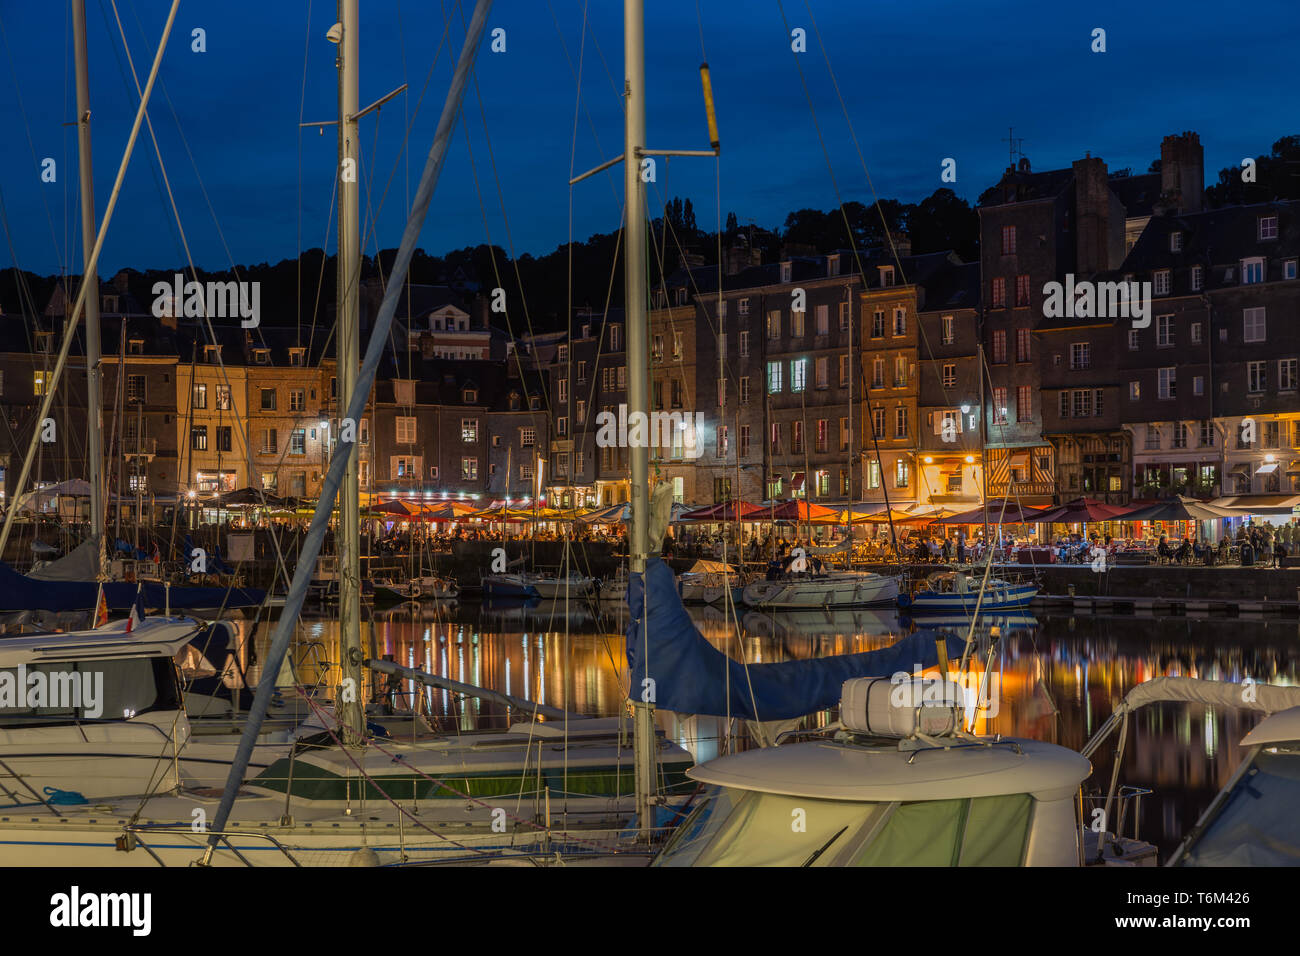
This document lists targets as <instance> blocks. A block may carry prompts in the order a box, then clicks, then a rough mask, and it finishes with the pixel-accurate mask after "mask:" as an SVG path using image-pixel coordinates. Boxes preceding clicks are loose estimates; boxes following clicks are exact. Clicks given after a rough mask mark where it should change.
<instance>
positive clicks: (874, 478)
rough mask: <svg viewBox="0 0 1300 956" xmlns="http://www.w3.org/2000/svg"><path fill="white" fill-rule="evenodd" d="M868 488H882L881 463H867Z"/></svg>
mask: <svg viewBox="0 0 1300 956" xmlns="http://www.w3.org/2000/svg"><path fill="white" fill-rule="evenodd" d="M867 487H868V488H879V487H880V462H878V461H870V462H868V463H867Z"/></svg>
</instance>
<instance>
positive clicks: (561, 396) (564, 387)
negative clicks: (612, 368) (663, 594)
mask: <svg viewBox="0 0 1300 956" xmlns="http://www.w3.org/2000/svg"><path fill="white" fill-rule="evenodd" d="M605 371H606V372H608V371H609V369H606V370H605ZM556 400H557V401H560V402H567V401H568V400H569V380H568V379H567V378H562V379H559V380H558V381H557V383H556Z"/></svg>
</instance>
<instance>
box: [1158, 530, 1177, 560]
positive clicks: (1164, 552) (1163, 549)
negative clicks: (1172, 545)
mask: <svg viewBox="0 0 1300 956" xmlns="http://www.w3.org/2000/svg"><path fill="white" fill-rule="evenodd" d="M1172 554H1173V552H1171V551H1170V550H1169V545H1168V544H1166V543H1165V536H1164V535H1163V534H1162V535H1161V536H1160V543H1159V544H1158V545H1156V555H1157V558H1158V561H1157V563H1158V564H1168V563H1169V558H1170V557H1171V556H1172Z"/></svg>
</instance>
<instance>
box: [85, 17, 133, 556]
mask: <svg viewBox="0 0 1300 956" xmlns="http://www.w3.org/2000/svg"><path fill="white" fill-rule="evenodd" d="M72 46H73V52H74V54H75V56H76V61H77V158H78V163H79V168H78V173H79V176H80V182H81V189H80V192H81V252H82V256H83V257H84V262H85V264H86V265H91V264H92V263H91V253H92V251H93V250H94V248H95V235H96V233H97V232H98V231H99V230H98V228H97V223H96V221H95V179H94V167H93V164H92V163H91V157H90V67H89V65H88V63H87V58H86V3H85V0H72ZM81 281H82V283H83V284H84V285H86V286H87V294H86V306H85V308H86V403H87V404H86V408H87V416H86V417H87V422H86V424H87V428H86V480H87V481H89V482H90V540H91V541H93V542H94V544H95V565H96V569H97V576H99V577H102V576H103V571H104V476H103V468H104V444H103V441H104V439H103V428H104V412H103V407H102V402H103V399H102V397H101V395H100V376H101V374H102V370H101V369H100V342H99V278H98V275H97V273H96V271H95V270H94V269H93V268H90V269H86V270H85V274H84V275H83V276H82V277H81ZM123 328H125V326H123ZM124 372H125V369H124V368H123V367H121V366H119V368H118V373H119V374H123V373H124ZM119 492H120V489H119Z"/></svg>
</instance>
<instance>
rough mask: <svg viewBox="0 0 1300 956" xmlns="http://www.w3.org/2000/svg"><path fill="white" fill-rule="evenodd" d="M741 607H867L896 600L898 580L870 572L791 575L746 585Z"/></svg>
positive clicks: (891, 602)
mask: <svg viewBox="0 0 1300 956" xmlns="http://www.w3.org/2000/svg"><path fill="white" fill-rule="evenodd" d="M742 598H743V600H744V603H745V604H747V605H748V606H749V607H758V608H792V609H793V608H817V607H820V608H834V607H870V606H873V605H878V604H893V603H894V602H895V601H896V600H897V599H898V579H897V578H894V577H887V576H885V575H883V574H876V573H875V572H873V571H831V572H829V573H826V574H794V575H790V576H786V577H780V578H777V579H775V580H772V579H765V580H761V581H754V582H753V583H751V584H749V585H748V586H747V587H746V588H745V590H744V592H743V593H742Z"/></svg>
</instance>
